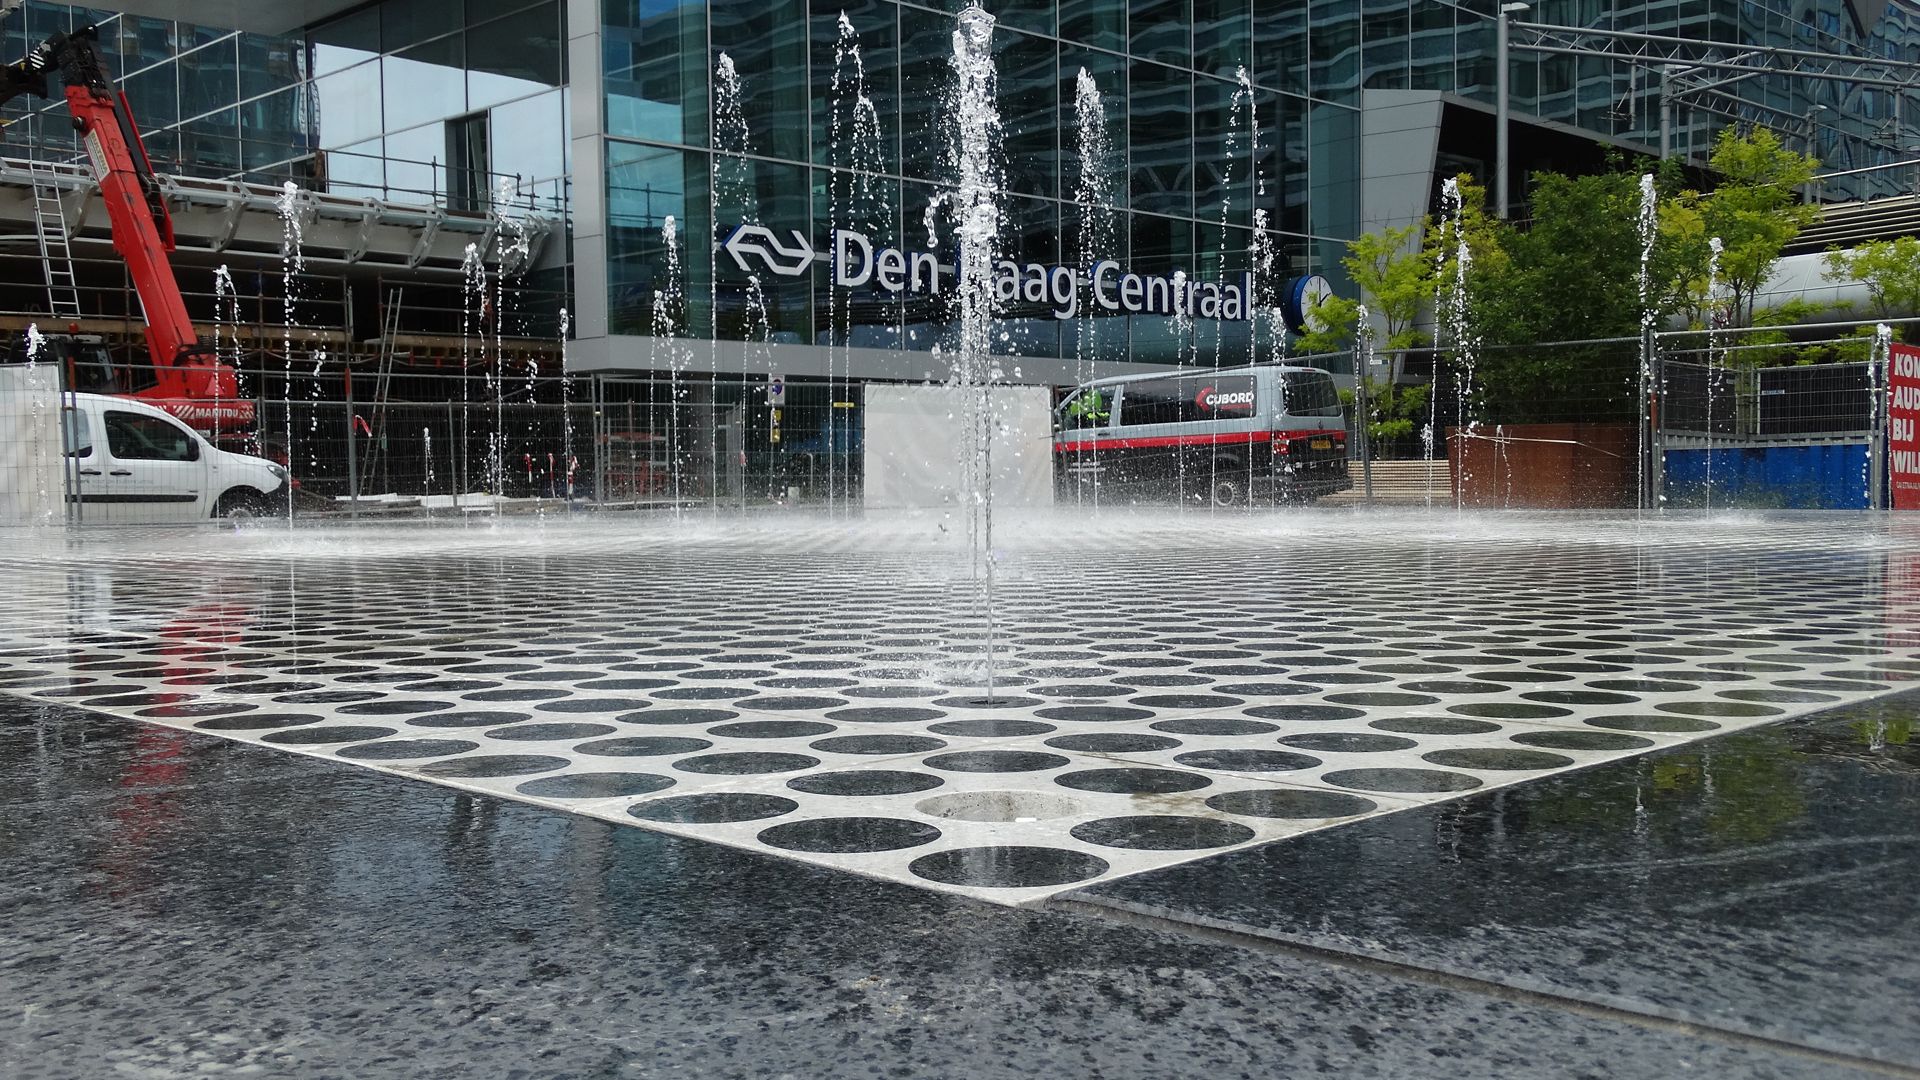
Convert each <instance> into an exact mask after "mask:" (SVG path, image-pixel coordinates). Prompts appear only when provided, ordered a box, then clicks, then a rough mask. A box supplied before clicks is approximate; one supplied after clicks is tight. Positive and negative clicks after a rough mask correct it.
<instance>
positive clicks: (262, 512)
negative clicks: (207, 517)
mask: <svg viewBox="0 0 1920 1080" xmlns="http://www.w3.org/2000/svg"><path fill="white" fill-rule="evenodd" d="M267 513H268V507H267V500H266V499H264V498H262V497H261V496H260V495H258V494H256V493H254V492H252V491H249V490H247V489H246V488H235V489H234V490H232V491H229V492H227V493H226V494H225V495H222V496H220V501H219V502H217V503H215V504H214V505H213V516H214V517H215V518H216V519H218V520H221V521H231V522H233V523H234V524H236V525H240V524H245V523H246V522H249V521H252V520H253V519H254V518H258V517H265V516H266V515H267Z"/></svg>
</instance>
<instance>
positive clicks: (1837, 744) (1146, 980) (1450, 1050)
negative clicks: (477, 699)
mask: <svg viewBox="0 0 1920 1080" xmlns="http://www.w3.org/2000/svg"><path fill="white" fill-rule="evenodd" d="M1916 705H1920V702H1916V701H1915V700H1914V696H1913V695H1903V696H1901V697H1899V698H1896V699H1890V700H1888V701H1885V702H1883V703H1878V704H1874V705H1869V706H1856V707H1852V709H1851V711H1849V712H1847V713H1845V714H1841V715H1829V716H1822V717H1816V718H1811V719H1803V720H1795V721H1789V722H1787V723H1785V724H1783V725H1781V726H1779V727H1776V728H1769V729H1761V730H1757V731H1748V732H1743V733H1738V734H1735V735H1731V736H1724V737H1721V738H1719V739H1715V740H1710V741H1708V742H1706V743H1703V744H1695V745H1693V746H1688V747H1680V748H1674V749H1671V750H1667V751H1663V752H1661V753H1658V754H1655V755H1652V756H1649V757H1644V758H1639V759H1633V760H1629V761H1622V762H1616V763H1613V764H1609V765H1603V766H1599V767H1596V768H1593V769H1589V770H1584V771H1581V772H1577V773H1572V774H1568V775H1566V776H1564V777H1560V778H1556V779H1550V780H1545V781H1541V782H1539V783H1537V784H1533V785H1528V786H1524V787H1522V788H1519V789H1515V790H1511V791H1508V790H1503V791H1496V792H1491V793H1486V794H1482V795H1475V796H1469V797H1468V798H1466V799H1464V800H1460V801H1458V802H1454V803H1448V804H1442V805H1439V806H1434V807H1428V808H1424V809H1418V810H1410V811H1407V812H1406V813H1403V814H1398V815H1393V816H1390V817H1384V818H1379V819H1373V820H1369V821H1364V822H1360V823H1357V824H1354V825H1350V826H1346V827H1343V828H1341V829H1336V830H1331V831H1328V832H1324V833H1319V834H1315V835H1312V836H1307V837H1302V838H1297V839H1295V840H1290V841H1283V842H1281V843H1279V844H1276V845H1272V846H1268V847H1265V848H1259V849H1252V850H1248V851H1242V852H1233V853H1228V854H1224V855H1218V856H1214V857H1212V858H1210V859H1205V860H1201V861H1199V862H1195V863H1189V864H1186V865H1183V866H1178V867H1174V868H1171V869H1168V870H1164V871H1160V872H1157V873H1154V874H1149V875H1142V876H1139V877H1135V878H1130V879H1126V880H1123V881H1120V882H1115V883H1111V884H1108V885H1103V886H1098V887H1096V888H1095V889H1094V890H1090V891H1089V892H1088V893H1082V894H1076V895H1074V896H1072V897H1069V898H1067V899H1066V900H1064V901H1062V902H1057V903H1056V904H1055V905H1054V907H1053V909H1051V910H1037V911H1036V910H1023V909H1015V908H1007V907H1003V906H998V905H989V904H982V903H979V902H977V901H974V900H971V899H968V898H965V897H960V896H955V895H950V894H943V893H937V892H931V891H928V890H924V889H919V888H914V887H911V886H906V885H901V884H896V883H891V882H885V881H880V880H874V879H870V878H866V877H861V876H856V875H849V874H845V873H841V872H838V871H834V870H831V869H826V868H822V867H816V866H811V865H807V864H803V863H796V862H791V861H787V860H781V859H777V858H773V857H768V856H765V855H761V854H758V853H753V852H746V851H741V850H736V849H732V848H728V847H723V846H719V845H713V844H708V843H704V842H701V841H698V840H693V839H688V838H684V837H678V836H672V835H667V834H662V833H656V832H649V831H642V830H637V829H631V828H625V827H621V826H618V825H613V824H609V823H606V822H602V821H596V820H592V819H589V818H585V817H581V816H578V815H570V814H564V813H558V812H554V811H552V810H547V809H543V808H539V807H534V806H528V805H523V804H520V803H517V802H512V801H507V800H503V799H499V798H496V797H493V796H488V795H478V794H471V793H463V792H456V791H451V790H448V789H445V788H442V787H437V786H433V785H425V784H419V783H414V782H410V781H408V780H405V779H400V778H396V777H393V776H388V775H383V774H379V773H375V772H370V771H368V770H364V769H360V768H356V767H354V766H351V765H348V764H344V763H339V762H330V761H325V760H320V759H315V758H309V757H298V756H293V755H288V754H284V753H281V752H278V751H276V750H272V749H268V748H265V747H260V746H253V745H245V744H240V743H235V742H231V741H227V740H222V739H218V738H214V737H212V736H208V735H204V734H198V733H191V732H181V731H176V730H172V729H169V728H164V727H159V726H153V725H148V724H145V723H143V722H140V721H135V720H128V719H122V718H116V717H110V716H104V715H100V714H97V713H90V712H82V711H79V710H74V709H70V708H67V707H64V706H60V705H55V704H50V703H29V702H8V703H6V704H4V705H0V943H4V945H3V947H0V1075H5V1076H9V1077H19V1078H22V1080H41V1078H46V1080H52V1078H66V1077H97V1076H117V1075H126V1076H142V1077H203V1076H243V1075H254V1076H296V1077H355V1078H360V1077H389V1076H390V1077H456V1076H457V1077H467V1076H476V1075H486V1076H503V1077H510V1076H511V1077H520V1076H524V1077H628V1076H635V1077H643V1076H699V1077H708V1076H756V1077H828V1076H916V1077H918V1076H927V1077H947V1076H955V1077H959V1076H965V1077H1001V1076H1007V1077H1013V1076H1020V1077H1029V1076H1089V1077H1134V1076H1139V1077H1160V1076H1205V1077H1236V1076H1248V1077H1267V1076H1283V1075H1284V1076H1295V1075H1330V1076H1393V1077H1436V1076H1463V1077H1465V1076H1471V1077H1561V1076H1565V1077H1672V1076H1685V1075H1698V1076H1712V1077H1829V1076H1851V1075H1872V1074H1875V1073H1879V1074H1891V1075H1920V1054H1916V1052H1915V1047H1914V1044H1913V1040H1912V1032H1913V1031H1914V1030H1915V1028H1916V1025H1915V1023H1914V1020H1915V1012H1914V1002H1915V1000H1916V999H1915V997H1914V994H1913V992H1912V991H1913V988H1914V984H1915V978H1916V975H1917V974H1920V962H1916V960H1915V957H1916V955H1920V951H1916V949H1915V945H1916V944H1920V940H1917V939H1920V927H1917V926H1916V922H1915V919H1914V916H1913V914H1912V905H1911V899H1910V897H1911V893H1912V887H1913V884H1914V882H1915V881H1916V880H1917V877H1916V874H1915V870H1916V859H1917V853H1916V850H1915V847H1914V845H1913V844H1912V842H1911V839H1912V828H1911V822H1912V821H1913V820H1914V813H1915V811H1916V810H1917V809H1920V785H1916V783H1915V776H1916V770H1915V765H1916V761H1915V758H1914V756H1913V751H1912V750H1911V749H1909V748H1908V747H1907V745H1906V743H1905V739H1906V736H1907V733H1908V731H1909V730H1910V729H1911V724H1912V718H1913V716H1914V714H1915V709H1916ZM1146 910H1151V911H1152V912H1153V913H1154V915H1155V917H1154V918H1151V919H1148V920H1146V921H1145V922H1139V921H1135V919H1136V914H1137V912H1139V911H1146ZM1215 925H1219V926H1225V927H1228V928H1230V929H1231V931H1232V932H1231V933H1228V934H1217V933H1214V932H1213V931H1212V930H1211V929H1210V927H1212V926H1215ZM1260 935H1272V937H1273V939H1274V944H1276V945H1277V946H1279V947H1274V948H1267V947H1264V946H1265V944H1267V943H1266V942H1263V941H1262V940H1261V937H1260ZM1293 941H1306V942H1310V943H1312V944H1313V945H1315V946H1318V947H1319V948H1321V949H1324V952H1316V951H1313V950H1302V949H1295V948H1292V947H1290V946H1289V945H1288V943H1289V942H1293ZM1380 958H1385V959H1386V960H1388V961H1390V962H1389V963H1376V961H1377V960H1379V959H1380ZM1463 973H1464V975H1465V976H1466V977H1459V976H1460V975H1462V974H1463ZM1503 984H1506V985H1511V986H1516V987H1518V986H1524V987H1529V988H1532V989H1533V990H1535V991H1546V992H1544V993H1540V992H1536V993H1505V992H1503V991H1504V989H1505V988H1506V987H1505V986H1503ZM1594 1002H1599V1003H1600V1005H1602V1006H1605V1007H1595V1006H1594V1004H1593V1003H1594ZM1673 1016H1684V1017H1688V1018H1691V1019H1693V1020H1694V1021H1696V1022H1697V1023H1700V1024H1703V1025H1706V1026H1705V1028H1704V1029H1702V1030H1688V1029H1685V1028H1682V1027H1680V1026H1678V1025H1676V1024H1672V1023H1669V1022H1667V1019H1668V1018H1670V1017H1673ZM1756 1018H1757V1019H1756ZM1767 1021H1771V1023H1768V1022H1767ZM1749 1029H1751V1030H1749ZM1756 1036H1759V1037H1756ZM1769 1040H1773V1041H1769ZM1873 1058H1878V1059H1880V1060H1881V1061H1882V1062H1884V1064H1880V1065H1877V1066H1876V1065H1875V1063H1874V1062H1873V1061H1872V1060H1870V1059H1873Z"/></svg>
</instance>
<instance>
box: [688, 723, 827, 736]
mask: <svg viewBox="0 0 1920 1080" xmlns="http://www.w3.org/2000/svg"><path fill="white" fill-rule="evenodd" d="M838 730H840V729H839V728H837V727H835V726H834V725H832V724H822V723H820V722H818V721H815V720H742V721H740V722H739V723H737V724H719V725H717V726H714V727H710V728H708V729H707V734H709V735H713V736H715V737H717V738H722V739H804V738H808V737H810V736H814V735H829V734H832V733H833V732H836V731H838Z"/></svg>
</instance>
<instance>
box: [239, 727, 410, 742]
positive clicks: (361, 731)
mask: <svg viewBox="0 0 1920 1080" xmlns="http://www.w3.org/2000/svg"><path fill="white" fill-rule="evenodd" d="M393 733H394V730H393V729H392V728H390V727H357V726H352V725H347V724H338V725H335V726H332V727H296V728H289V729H287V730H286V731H276V732H274V733H272V734H271V735H262V736H261V737H260V738H261V740H262V741H263V742H270V743H278V744H280V745H281V746H327V745H330V744H333V743H350V742H364V741H366V740H368V739H384V738H386V737H387V736H389V735H392V734H393Z"/></svg>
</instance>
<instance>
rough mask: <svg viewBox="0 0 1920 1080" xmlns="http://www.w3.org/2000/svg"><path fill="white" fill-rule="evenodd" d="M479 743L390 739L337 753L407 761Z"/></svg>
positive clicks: (460, 751)
mask: <svg viewBox="0 0 1920 1080" xmlns="http://www.w3.org/2000/svg"><path fill="white" fill-rule="evenodd" d="M479 748H480V744H479V743H476V742H468V741H467V740H465V739H392V740H389V741H387V742H372V743H360V744H358V745H356V746H349V747H346V748H344V749H342V750H341V751H340V752H339V753H340V756H341V757H343V758H353V759H355V760H358V761H407V760H409V759H412V758H427V757H446V756H448V755H450V754H464V753H466V752H467V751H469V750H477V749H479Z"/></svg>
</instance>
